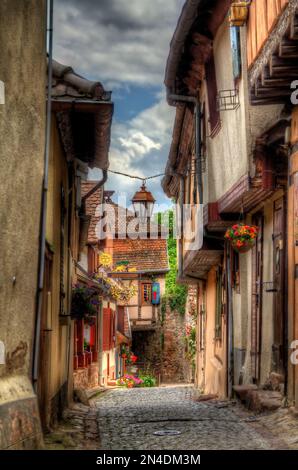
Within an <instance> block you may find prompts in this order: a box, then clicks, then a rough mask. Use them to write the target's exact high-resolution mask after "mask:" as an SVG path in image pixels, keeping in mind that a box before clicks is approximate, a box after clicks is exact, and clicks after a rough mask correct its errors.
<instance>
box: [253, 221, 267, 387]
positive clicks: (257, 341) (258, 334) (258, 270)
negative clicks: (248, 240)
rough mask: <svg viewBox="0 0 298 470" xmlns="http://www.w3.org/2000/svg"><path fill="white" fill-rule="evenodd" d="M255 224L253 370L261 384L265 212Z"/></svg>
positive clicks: (254, 375)
mask: <svg viewBox="0 0 298 470" xmlns="http://www.w3.org/2000/svg"><path fill="white" fill-rule="evenodd" d="M253 224H254V225H257V226H258V227H259V233H258V237H257V241H256V244H255V246H254V248H253V250H252V312H251V369H252V379H253V381H254V383H259V381H260V372H261V370H260V369H261V367H260V365H261V352H262V300H263V299H262V292H263V236H264V215H263V212H259V213H257V214H256V215H255V216H254V218H253Z"/></svg>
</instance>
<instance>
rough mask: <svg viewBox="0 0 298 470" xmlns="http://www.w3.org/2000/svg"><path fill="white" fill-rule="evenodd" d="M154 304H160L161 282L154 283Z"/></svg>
mask: <svg viewBox="0 0 298 470" xmlns="http://www.w3.org/2000/svg"><path fill="white" fill-rule="evenodd" d="M151 302H152V305H158V304H160V284H159V282H153V283H152V300H151Z"/></svg>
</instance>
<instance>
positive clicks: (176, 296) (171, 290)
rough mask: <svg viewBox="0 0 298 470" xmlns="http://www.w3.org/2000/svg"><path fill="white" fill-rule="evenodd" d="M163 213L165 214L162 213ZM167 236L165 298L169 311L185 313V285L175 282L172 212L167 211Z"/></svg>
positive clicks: (175, 267)
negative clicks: (167, 264)
mask: <svg viewBox="0 0 298 470" xmlns="http://www.w3.org/2000/svg"><path fill="white" fill-rule="evenodd" d="M164 215H165V214H164ZM166 215H167V216H168V221H169V222H168V223H169V238H168V257H169V268H170V271H169V272H168V273H167V275H166V293H165V300H166V302H167V303H168V305H169V307H170V309H171V311H177V312H179V313H180V314H181V315H184V314H185V308H186V300H187V286H184V285H181V284H178V283H177V280H176V278H177V241H176V238H175V237H174V212H173V210H170V211H168V213H167V214H166ZM161 220H162V215H161V214H158V221H159V222H161Z"/></svg>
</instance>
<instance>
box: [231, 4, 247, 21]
mask: <svg viewBox="0 0 298 470" xmlns="http://www.w3.org/2000/svg"><path fill="white" fill-rule="evenodd" d="M249 4H250V2H249V1H246V2H245V1H244V2H240V1H239V2H237V1H236V2H233V3H232V5H231V8H230V15H229V21H230V24H231V26H243V25H244V24H245V23H246V21H247V17H248V7H249Z"/></svg>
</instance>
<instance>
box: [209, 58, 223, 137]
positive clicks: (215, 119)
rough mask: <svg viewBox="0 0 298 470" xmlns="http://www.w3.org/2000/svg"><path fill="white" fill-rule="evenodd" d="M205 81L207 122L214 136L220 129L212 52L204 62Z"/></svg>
mask: <svg viewBox="0 0 298 470" xmlns="http://www.w3.org/2000/svg"><path fill="white" fill-rule="evenodd" d="M206 82H207V90H208V105H209V122H210V129H211V137H214V136H215V134H216V133H217V132H218V131H219V129H220V114H219V110H218V106H217V84H216V71H215V63H214V56H213V54H212V55H211V57H210V59H209V61H208V62H207V63H206Z"/></svg>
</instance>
